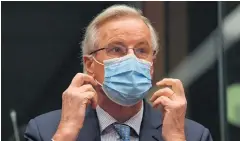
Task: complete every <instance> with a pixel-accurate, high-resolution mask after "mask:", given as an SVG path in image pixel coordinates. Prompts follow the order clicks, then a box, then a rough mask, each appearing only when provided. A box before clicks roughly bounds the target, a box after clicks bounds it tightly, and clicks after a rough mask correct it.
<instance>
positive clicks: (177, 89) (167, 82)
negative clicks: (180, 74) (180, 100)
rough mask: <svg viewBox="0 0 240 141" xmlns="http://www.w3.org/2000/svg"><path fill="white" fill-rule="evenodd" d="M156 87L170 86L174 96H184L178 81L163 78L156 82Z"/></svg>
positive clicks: (180, 83)
mask: <svg viewBox="0 0 240 141" xmlns="http://www.w3.org/2000/svg"><path fill="white" fill-rule="evenodd" d="M157 85H158V86H163V85H167V86H172V90H173V91H174V92H175V93H176V94H180V95H182V94H184V89H183V85H182V82H181V81H180V80H179V79H172V78H164V79H163V80H161V81H159V82H157Z"/></svg>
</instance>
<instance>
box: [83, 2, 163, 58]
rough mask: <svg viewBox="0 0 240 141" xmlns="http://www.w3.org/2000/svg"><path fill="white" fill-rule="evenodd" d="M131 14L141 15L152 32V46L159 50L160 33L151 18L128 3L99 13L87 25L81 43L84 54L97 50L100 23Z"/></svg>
mask: <svg viewBox="0 0 240 141" xmlns="http://www.w3.org/2000/svg"><path fill="white" fill-rule="evenodd" d="M130 15H131V16H136V17H139V18H140V19H142V20H143V21H144V23H145V24H146V25H147V26H148V28H149V30H150V34H151V40H152V47H153V49H154V50H155V51H158V49H159V45H158V35H157V33H156V31H155V29H154V28H153V26H152V25H151V23H150V22H149V20H148V19H147V18H146V17H144V16H143V15H142V11H141V10H139V9H135V8H133V7H130V6H127V5H113V6H111V7H109V8H107V9H105V10H104V11H103V12H101V13H100V14H99V15H97V17H95V18H94V19H93V21H92V22H91V23H90V24H89V26H88V27H87V29H86V33H85V36H84V40H83V41H82V44H81V46H82V55H89V54H90V53H91V52H92V51H94V50H96V46H97V40H98V36H97V34H98V25H99V24H100V23H103V22H105V21H107V20H109V19H114V18H116V17H124V16H130Z"/></svg>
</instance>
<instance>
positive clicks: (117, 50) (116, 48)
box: [111, 46, 122, 53]
mask: <svg viewBox="0 0 240 141" xmlns="http://www.w3.org/2000/svg"><path fill="white" fill-rule="evenodd" d="M111 51H112V52H116V53H117V52H122V48H121V47H119V46H114V47H112V49H111Z"/></svg>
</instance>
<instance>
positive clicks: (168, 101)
mask: <svg viewBox="0 0 240 141" xmlns="http://www.w3.org/2000/svg"><path fill="white" fill-rule="evenodd" d="M171 102H172V100H171V99H169V98H168V97H166V96H160V97H158V98H157V99H156V100H155V101H153V104H152V105H153V107H157V106H159V105H162V106H163V108H164V107H165V106H168V105H170V104H171Z"/></svg>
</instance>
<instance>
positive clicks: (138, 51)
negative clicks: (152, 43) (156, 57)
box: [135, 47, 148, 54]
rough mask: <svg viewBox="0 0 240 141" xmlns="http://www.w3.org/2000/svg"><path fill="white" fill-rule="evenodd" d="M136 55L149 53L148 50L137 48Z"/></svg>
mask: <svg viewBox="0 0 240 141" xmlns="http://www.w3.org/2000/svg"><path fill="white" fill-rule="evenodd" d="M135 51H136V53H141V54H145V53H148V50H147V49H146V48H143V47H142V48H136V50H135Z"/></svg>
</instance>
